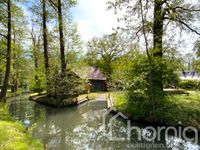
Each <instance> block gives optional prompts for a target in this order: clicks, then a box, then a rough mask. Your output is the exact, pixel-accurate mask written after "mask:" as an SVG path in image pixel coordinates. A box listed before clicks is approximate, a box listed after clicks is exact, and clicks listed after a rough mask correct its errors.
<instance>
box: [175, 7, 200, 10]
mask: <svg viewBox="0 0 200 150" xmlns="http://www.w3.org/2000/svg"><path fill="white" fill-rule="evenodd" d="M173 9H182V10H184V11H200V9H188V8H184V7H181V6H177V7H174V8H173Z"/></svg>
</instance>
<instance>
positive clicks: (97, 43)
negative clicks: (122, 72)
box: [86, 33, 126, 80]
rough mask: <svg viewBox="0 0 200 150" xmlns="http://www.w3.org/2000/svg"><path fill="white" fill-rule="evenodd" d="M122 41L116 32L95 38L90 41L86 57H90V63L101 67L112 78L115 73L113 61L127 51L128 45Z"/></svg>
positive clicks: (109, 78)
mask: <svg viewBox="0 0 200 150" xmlns="http://www.w3.org/2000/svg"><path fill="white" fill-rule="evenodd" d="M122 42H123V41H122V40H121V38H120V37H119V36H118V35H117V34H115V33H113V34H111V35H105V36H104V37H103V38H93V39H92V40H91V41H89V42H88V52H87V58H86V59H88V62H89V65H96V66H98V67H99V68H101V69H102V70H103V71H104V73H105V75H106V76H107V78H108V80H111V74H112V73H113V62H114V61H115V60H116V59H118V58H119V57H120V56H121V55H122V53H125V52H126V47H125V45H123V43H122ZM92 59H93V60H92ZM92 62H93V63H92Z"/></svg>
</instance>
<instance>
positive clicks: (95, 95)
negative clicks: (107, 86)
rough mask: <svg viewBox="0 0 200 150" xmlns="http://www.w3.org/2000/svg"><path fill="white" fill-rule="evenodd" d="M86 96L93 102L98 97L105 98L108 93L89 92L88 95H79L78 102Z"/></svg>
mask: <svg viewBox="0 0 200 150" xmlns="http://www.w3.org/2000/svg"><path fill="white" fill-rule="evenodd" d="M87 96H88V99H89V100H95V99H97V98H98V97H101V96H102V97H106V98H107V96H108V93H107V92H91V93H89V94H81V95H79V96H78V100H81V99H84V98H87Z"/></svg>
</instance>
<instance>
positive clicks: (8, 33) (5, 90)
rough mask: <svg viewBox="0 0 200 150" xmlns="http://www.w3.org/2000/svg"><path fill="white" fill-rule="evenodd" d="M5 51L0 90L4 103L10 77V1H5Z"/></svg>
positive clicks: (0, 97)
mask: <svg viewBox="0 0 200 150" xmlns="http://www.w3.org/2000/svg"><path fill="white" fill-rule="evenodd" d="M5 3H6V5H7V36H6V38H7V50H6V72H5V77H4V81H3V86H2V88H1V93H0V101H5V98H6V93H7V88H8V81H9V76H10V67H11V40H12V39H11V35H12V30H11V28H12V20H11V19H12V14H11V0H7V1H6V2H5Z"/></svg>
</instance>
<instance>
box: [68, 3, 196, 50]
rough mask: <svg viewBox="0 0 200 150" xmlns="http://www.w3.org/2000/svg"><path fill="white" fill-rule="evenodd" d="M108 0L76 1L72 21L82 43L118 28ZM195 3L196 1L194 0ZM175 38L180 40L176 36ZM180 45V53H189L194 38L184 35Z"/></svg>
mask: <svg viewBox="0 0 200 150" xmlns="http://www.w3.org/2000/svg"><path fill="white" fill-rule="evenodd" d="M107 1H108V0H78V5H76V6H75V7H73V8H72V9H71V13H72V16H73V20H74V21H75V22H76V23H77V25H78V30H79V33H80V35H81V39H82V40H83V41H85V42H86V41H88V40H90V39H91V38H93V37H101V36H103V35H104V34H109V33H112V31H113V28H116V27H117V26H119V23H118V22H117V16H115V15H114V12H113V11H112V10H107V7H108V6H107V5H106V2H107ZM195 1H196V0H195ZM176 38H180V36H178V35H177V37H176ZM181 38H182V40H184V41H185V42H183V43H180V45H181V47H179V51H181V53H188V52H191V50H192V47H193V42H194V39H195V38H196V36H193V35H188V34H184V35H183V36H182V37H181Z"/></svg>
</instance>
